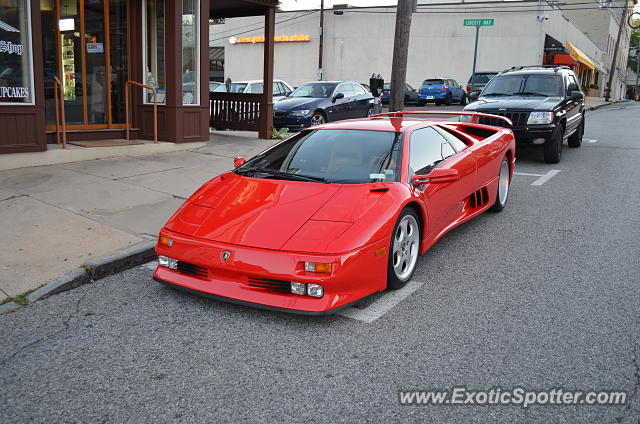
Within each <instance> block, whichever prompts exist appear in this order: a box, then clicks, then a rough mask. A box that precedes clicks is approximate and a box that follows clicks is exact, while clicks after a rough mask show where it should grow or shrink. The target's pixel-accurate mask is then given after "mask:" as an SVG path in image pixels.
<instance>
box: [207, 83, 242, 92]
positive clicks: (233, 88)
mask: <svg viewBox="0 0 640 424" xmlns="http://www.w3.org/2000/svg"><path fill="white" fill-rule="evenodd" d="M247 85H248V84H247V83H246V82H232V83H231V90H229V93H244V89H245V88H247ZM213 91H214V92H215V93H226V92H227V86H226V84H222V85H221V86H219V87H218V88H216V89H215V90H213Z"/></svg>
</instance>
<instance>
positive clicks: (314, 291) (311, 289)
mask: <svg viewBox="0 0 640 424" xmlns="http://www.w3.org/2000/svg"><path fill="white" fill-rule="evenodd" d="M307 294H308V295H309V296H311V297H322V296H324V288H323V287H322V286H321V285H320V284H307Z"/></svg>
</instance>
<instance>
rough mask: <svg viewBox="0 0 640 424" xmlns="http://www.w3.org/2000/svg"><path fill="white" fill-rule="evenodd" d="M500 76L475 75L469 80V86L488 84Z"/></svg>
mask: <svg viewBox="0 0 640 424" xmlns="http://www.w3.org/2000/svg"><path fill="white" fill-rule="evenodd" d="M496 75H498V74H497V73H495V72H494V73H489V74H475V75H472V76H471V78H469V84H486V83H488V82H489V80H490V79H491V78H493V77H495V76H496Z"/></svg>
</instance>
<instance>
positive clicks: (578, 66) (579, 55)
mask: <svg viewBox="0 0 640 424" xmlns="http://www.w3.org/2000/svg"><path fill="white" fill-rule="evenodd" d="M543 64H545V65H566V66H570V67H571V69H573V71H574V72H575V73H576V76H577V77H578V80H579V81H580V85H581V86H582V89H583V91H584V92H585V93H587V95H589V96H599V95H600V90H599V89H600V87H599V86H598V84H597V81H598V77H599V75H600V73H599V71H598V69H597V68H596V64H595V63H594V61H593V60H591V59H590V58H589V56H588V55H587V54H585V53H584V52H583V51H582V50H580V49H578V48H577V47H576V46H574V45H573V44H571V43H569V42H567V45H566V47H565V46H564V45H563V44H562V43H561V42H559V41H558V40H556V39H555V38H553V37H551V36H549V35H548V34H546V35H545V41H544V60H543Z"/></svg>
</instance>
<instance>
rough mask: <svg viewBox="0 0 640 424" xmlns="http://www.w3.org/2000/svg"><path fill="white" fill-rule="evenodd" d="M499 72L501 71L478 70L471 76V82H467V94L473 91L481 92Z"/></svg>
mask: <svg viewBox="0 0 640 424" xmlns="http://www.w3.org/2000/svg"><path fill="white" fill-rule="evenodd" d="M498 74H499V72H476V73H475V74H473V75H471V76H470V77H469V82H468V83H467V96H469V95H470V94H471V93H479V92H481V91H482V89H483V88H484V86H485V85H487V83H488V82H489V81H491V78H493V77H495V76H496V75H498Z"/></svg>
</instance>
